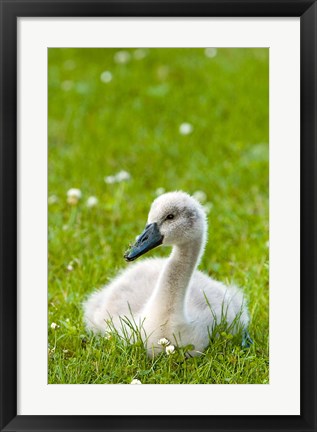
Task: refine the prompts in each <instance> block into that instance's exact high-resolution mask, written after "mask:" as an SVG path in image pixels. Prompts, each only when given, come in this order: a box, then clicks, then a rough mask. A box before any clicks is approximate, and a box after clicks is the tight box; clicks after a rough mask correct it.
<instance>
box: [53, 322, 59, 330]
mask: <svg viewBox="0 0 317 432" xmlns="http://www.w3.org/2000/svg"><path fill="white" fill-rule="evenodd" d="M58 327H59V325H57V324H56V323H54V322H52V324H51V329H53V330H56V329H57V328H58Z"/></svg>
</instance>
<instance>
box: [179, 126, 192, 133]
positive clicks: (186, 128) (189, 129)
mask: <svg viewBox="0 0 317 432" xmlns="http://www.w3.org/2000/svg"><path fill="white" fill-rule="evenodd" d="M193 130H194V128H193V125H191V124H190V123H182V124H181V125H180V127H179V133H180V134H181V135H189V134H191V133H192V132H193Z"/></svg>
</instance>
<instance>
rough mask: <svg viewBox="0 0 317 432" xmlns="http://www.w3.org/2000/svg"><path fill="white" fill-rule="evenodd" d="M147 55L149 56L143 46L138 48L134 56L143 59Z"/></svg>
mask: <svg viewBox="0 0 317 432" xmlns="http://www.w3.org/2000/svg"><path fill="white" fill-rule="evenodd" d="M146 56H147V52H146V50H145V49H142V48H137V49H136V50H135V51H134V53H133V57H134V58H135V59H136V60H143V59H144V58H145V57H146Z"/></svg>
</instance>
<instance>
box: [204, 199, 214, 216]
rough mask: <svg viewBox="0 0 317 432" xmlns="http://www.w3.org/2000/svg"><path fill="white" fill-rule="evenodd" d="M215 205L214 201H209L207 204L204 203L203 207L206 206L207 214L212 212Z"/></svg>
mask: <svg viewBox="0 0 317 432" xmlns="http://www.w3.org/2000/svg"><path fill="white" fill-rule="evenodd" d="M213 206H214V205H213V203H211V202H207V203H206V204H204V205H203V208H204V210H205V212H206V213H207V214H209V213H210V212H211V210H212V208H213Z"/></svg>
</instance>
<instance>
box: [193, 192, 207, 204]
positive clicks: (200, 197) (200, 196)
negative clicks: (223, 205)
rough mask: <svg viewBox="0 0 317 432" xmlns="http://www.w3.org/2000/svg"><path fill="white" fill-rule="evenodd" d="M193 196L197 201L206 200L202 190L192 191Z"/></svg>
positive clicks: (202, 201)
mask: <svg viewBox="0 0 317 432" xmlns="http://www.w3.org/2000/svg"><path fill="white" fill-rule="evenodd" d="M193 197H194V198H195V199H196V200H197V201H199V202H201V203H204V202H206V200H207V195H206V193H205V192H204V191H196V192H194V193H193Z"/></svg>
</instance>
